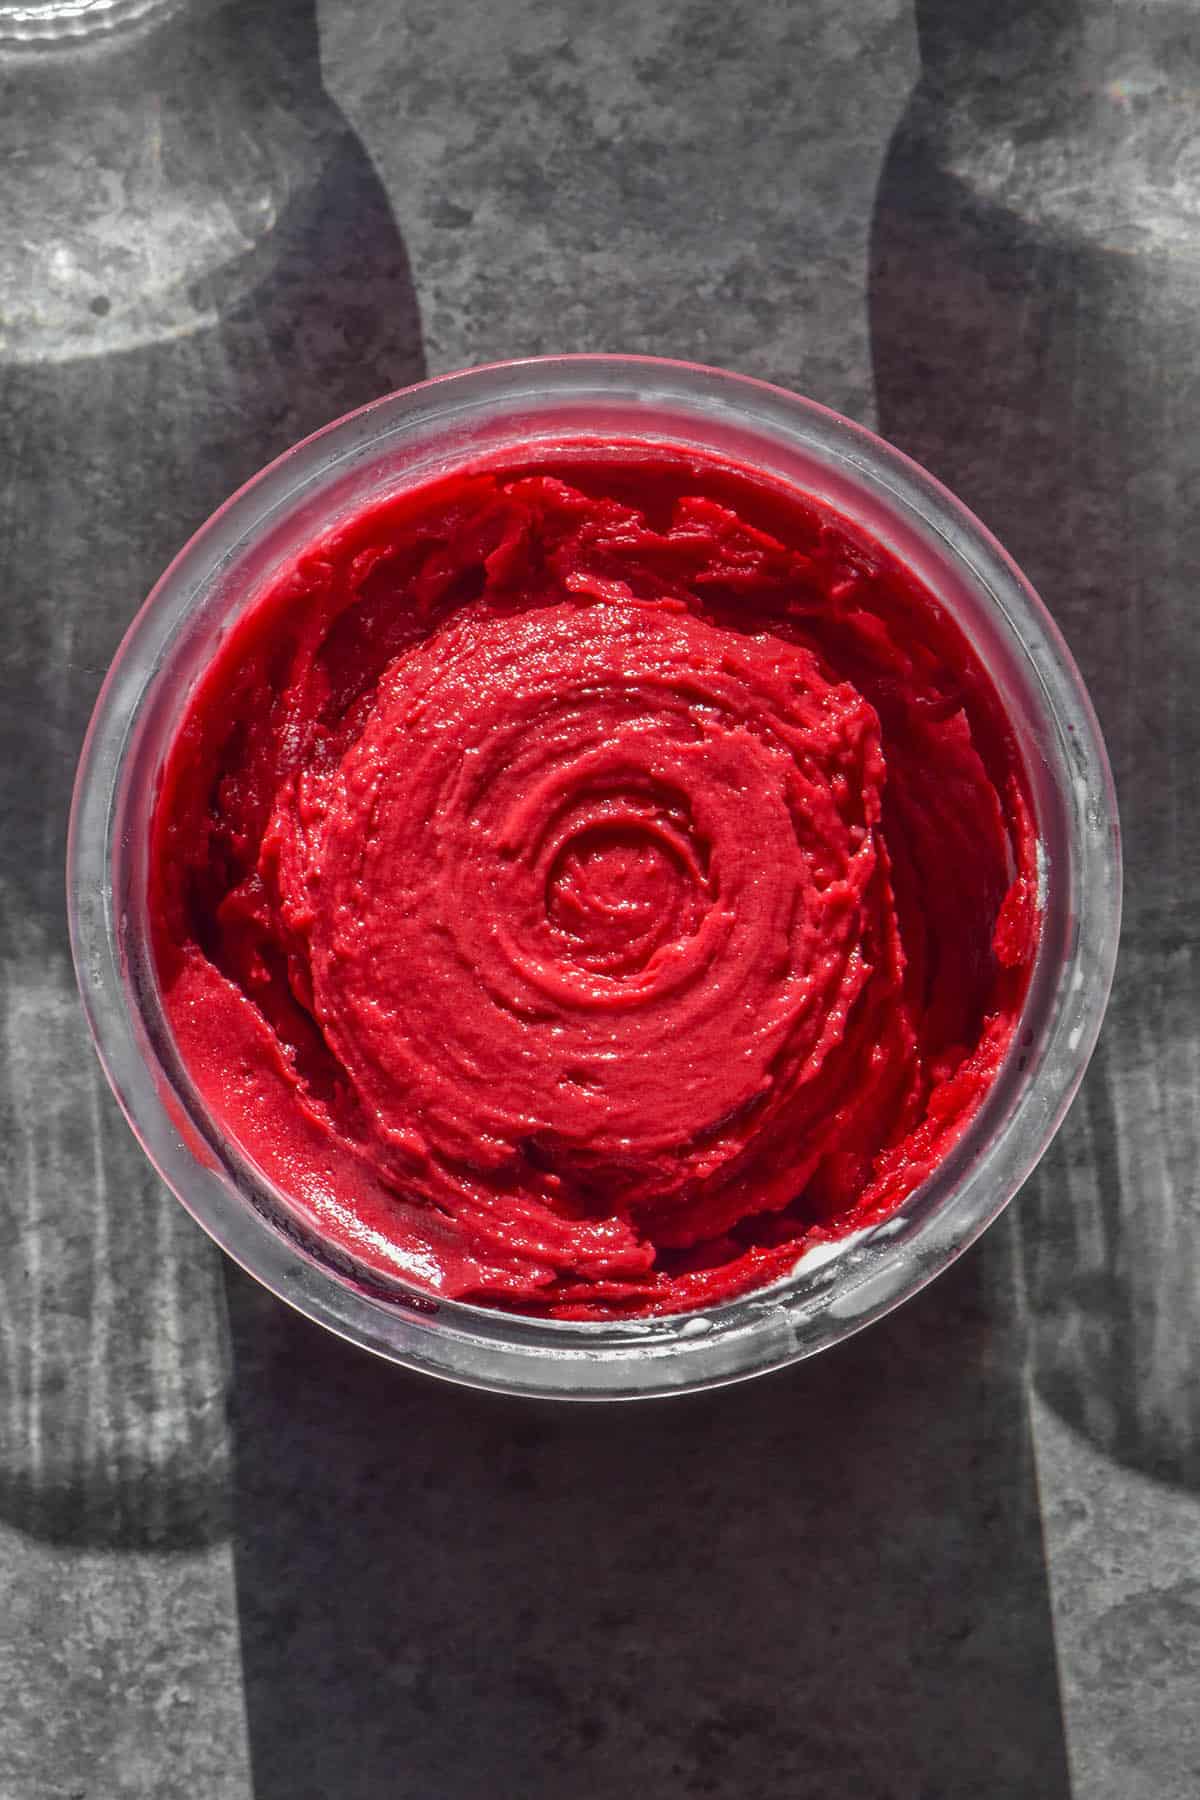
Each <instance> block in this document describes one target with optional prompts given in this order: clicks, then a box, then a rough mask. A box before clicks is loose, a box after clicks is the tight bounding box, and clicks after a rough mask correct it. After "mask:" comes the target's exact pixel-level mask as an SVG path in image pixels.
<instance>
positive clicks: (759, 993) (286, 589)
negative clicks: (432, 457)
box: [152, 446, 1037, 1318]
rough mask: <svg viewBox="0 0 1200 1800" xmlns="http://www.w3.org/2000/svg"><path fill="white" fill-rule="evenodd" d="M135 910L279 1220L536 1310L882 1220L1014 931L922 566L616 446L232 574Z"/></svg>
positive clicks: (1000, 754) (1001, 849) (687, 1300)
mask: <svg viewBox="0 0 1200 1800" xmlns="http://www.w3.org/2000/svg"><path fill="white" fill-rule="evenodd" d="M152 903H153V913H154V919H155V931H156V944H157V958H158V964H159V973H160V978H161V983H162V987H163V991H164V995H165V1000H166V1008H167V1013H168V1017H169V1019H170V1021H171V1024H172V1027H173V1030H174V1034H175V1036H176V1039H177V1042H178V1045H179V1048H180V1051H181V1054H182V1057H183V1060H184V1062H185V1064H186V1066H187V1068H188V1069H189V1072H190V1074H191V1075H192V1077H193V1079H194V1081H195V1083H196V1085H197V1086H198V1088H199V1090H200V1091H201V1093H202V1094H203V1096H204V1097H205V1099H206V1100H207V1102H208V1104H209V1105H210V1107H211V1108H212V1109H213V1111H214V1112H215V1114H216V1115H217V1117H218V1118H219V1119H220V1120H221V1121H222V1123H223V1124H224V1126H225V1127H226V1128H227V1129H228V1130H229V1131H230V1132H231V1134H232V1135H233V1136H234V1137H235V1138H236V1139H237V1140H238V1141H239V1142H240V1144H241V1145H242V1147H243V1149H244V1150H245V1152H246V1153H247V1154H248V1155H249V1156H250V1157H251V1158H252V1159H253V1160H254V1161H255V1162H257V1163H258V1164H259V1165H260V1166H261V1167H262V1169H263V1170H264V1172H265V1173H266V1174H267V1175H268V1176H269V1177H271V1178H272V1179H273V1180H274V1181H275V1182H276V1183H277V1184H278V1185H279V1186H280V1187H281V1188H282V1189H283V1190H284V1191H285V1192H286V1193H287V1194H288V1195H289V1196H290V1198H291V1200H292V1202H293V1204H294V1205H295V1206H297V1207H298V1208H299V1209H300V1210H301V1211H302V1212H303V1213H304V1214H305V1215H306V1216H307V1217H308V1219H309V1220H310V1222H311V1223H312V1224H313V1225H314V1226H315V1227H316V1229H318V1230H319V1231H320V1232H321V1233H323V1234H324V1235H325V1236H327V1237H328V1238H329V1239H330V1240H332V1241H334V1242H335V1243H337V1244H338V1245H339V1246H340V1247H341V1248H343V1249H345V1250H348V1251H350V1252H351V1253H352V1254H353V1255H355V1256H356V1257H357V1258H358V1259H359V1260H360V1261H362V1262H364V1263H366V1264H367V1265H369V1266H370V1267H372V1268H374V1269H376V1270H385V1271H390V1272H391V1273H393V1274H397V1275H400V1276H404V1277H407V1278H408V1279H410V1280H413V1281H415V1282H417V1283H418V1284H419V1285H421V1286H423V1287H427V1288H431V1289H433V1290H434V1291H435V1292H438V1293H441V1294H443V1295H446V1296H450V1297H456V1298H461V1299H468V1300H473V1301H476V1302H482V1303H485V1304H495V1305H502V1306H508V1307H513V1308H517V1309H521V1310H529V1311H538V1312H543V1313H549V1314H551V1315H556V1316H560V1317H581V1318H589V1317H605V1316H612V1315H616V1314H621V1313H635V1314H645V1313H654V1312H665V1311H675V1310H679V1309H681V1308H687V1307H691V1306H696V1305H701V1304H711V1303H712V1302H714V1301H716V1300H719V1299H723V1298H727V1297H729V1296H732V1295H734V1294H737V1293H739V1292H744V1291H746V1290H747V1289H750V1288H753V1287H756V1286H758V1285H760V1284H762V1283H764V1282H766V1281H769V1280H771V1279H774V1278H775V1277H777V1276H779V1275H781V1274H783V1273H786V1271H787V1270H788V1269H789V1268H790V1267H791V1266H792V1265H793V1264H794V1263H795V1261H796V1259H797V1257H798V1256H799V1255H800V1254H801V1252H802V1251H803V1250H804V1249H805V1247H806V1246H808V1245H811V1244H813V1243H815V1242H820V1241H825V1240H828V1239H829V1238H831V1237H836V1236H838V1235H840V1234H843V1233H844V1232H846V1231H848V1230H850V1229H853V1228H854V1227H856V1226H859V1225H863V1224H867V1223H870V1222H873V1221H875V1220H879V1219H882V1218H884V1217H886V1216H887V1215H888V1213H890V1212H891V1211H892V1210H894V1208H895V1207H896V1206H897V1205H898V1204H899V1203H900V1201H901V1200H902V1199H903V1198H904V1197H905V1196H906V1195H907V1194H908V1193H910V1192H911V1191H912V1189H913V1188H914V1187H915V1186H916V1185H917V1184H918V1183H919V1182H920V1181H921V1180H922V1179H923V1177H924V1176H925V1175H926V1174H928V1173H929V1172H930V1171H931V1170H932V1169H933V1168H934V1167H935V1166H936V1165H937V1163H938V1162H939V1161H940V1160H941V1158H942V1157H943V1156H944V1155H945V1154H946V1152H947V1150H948V1148H949V1147H950V1145H951V1144H952V1143H953V1142H954V1140H955V1139H956V1137H957V1136H958V1135H959V1133H960V1132H961V1130H962V1128H963V1126H964V1125H965V1123H966V1122H967V1120H968V1119H969V1118H970V1116H971V1115H972V1113H973V1112H974V1111H975V1109H976V1108H977V1106H978V1104H979V1102H980V1100H981V1098H982V1096H983V1095H984V1094H985V1093H986V1091H987V1088H988V1086H989V1085H990V1083H991V1081H992V1079H993V1078H994V1076H995V1073H996V1071H997V1069H998V1067H999V1065H1000V1063H1001V1061H1002V1059H1003V1057H1004V1055H1005V1052H1006V1050H1007V1048H1008V1046H1009V1043H1010V1041H1011V1037H1012V1033H1013V1029H1014V1022H1015V1020H1016V1018H1017V1016H1018V1014H1019V1010H1020V1005H1021V1001H1022V998H1023V995H1024V991H1025V986H1026V984H1027V979H1028V971H1029V966H1030V963H1031V960H1032V956H1033V952H1034V948H1035V945H1036V937H1037V915H1036V893H1035V875H1034V845H1033V834H1032V831H1031V828H1030V824H1029V809H1028V806H1027V804H1026V798H1025V781H1024V776H1023V772H1022V768H1021V764H1020V759H1019V757H1018V755H1017V753H1016V750H1015V746H1014V745H1013V742H1012V739H1011V734H1010V732H1009V729H1008V727H1007V723H1006V721H1005V718H1004V715H1003V710H1002V708H1001V706H1000V704H999V701H998V699H997V696H996V694H995V691H994V689H993V688H992V686H991V684H990V682H989V681H988V679H987V677H986V676H985V674H984V672H983V670H982V668H981V667H980V665H979V664H978V662H977V661H976V659H975V657H974V655H973V653H972V652H971V651H970V649H969V647H968V646H967V644H966V642H965V640H964V639H963V638H962V636H961V634H960V633H959V632H958V631H957V629H956V628H955V627H954V626H953V624H952V623H951V622H950V620H949V618H948V617H947V616H946V615H945V614H944V612H943V611H942V610H941V609H940V608H939V607H938V606H937V605H936V603H935V602H934V601H933V599H932V597H931V596H930V595H929V594H928V593H927V592H926V591H925V590H924V589H923V588H922V587H921V586H920V584H919V583H918V582H917V581H916V579H915V577H913V576H912V575H911V574H910V573H908V572H907V571H906V570H905V569H904V568H903V567H902V566H901V565H900V564H899V563H898V562H897V561H896V560H895V559H894V558H893V557H892V556H891V555H889V554H888V553H886V552H885V551H884V550H883V549H882V547H880V546H879V545H876V544H871V543H868V542H867V541H866V540H865V539H863V538H862V537H861V535H860V534H857V533H855V532H854V531H853V530H852V529H851V528H850V526H849V525H848V524H846V523H845V522H844V521H842V520H840V519H838V518H837V517H835V516H834V515H833V514H831V513H830V512H829V511H828V509H826V508H823V507H821V506H818V505H817V504H816V503H815V502H814V501H812V500H810V499H807V498H805V497H804V496H802V495H800V494H798V493H794V492H791V491H790V490H785V489H782V488H773V487H770V486H769V485H767V484H765V483H762V482H760V481H757V480H756V479H755V478H754V477H753V476H751V475H750V474H748V473H746V472H743V471H739V470H737V469H735V468H733V467H732V466H728V465H725V464H721V463H717V462H716V461H709V460H707V459H704V458H698V457H696V456H695V455H694V454H691V453H687V454H686V455H685V453H683V452H682V451H678V452H669V451H665V450H664V451H660V452H658V453H654V452H650V451H645V450H641V451H639V450H637V449H635V448H633V447H629V446H627V447H621V446H607V447H604V449H603V450H601V449H600V448H595V449H593V451H592V452H591V453H590V454H588V455H583V454H581V453H580V452H578V451H575V452H574V453H568V452H567V451H566V450H563V451H561V452H559V453H558V455H557V457H555V456H543V457H542V458H541V459H540V461H539V462H538V463H533V462H531V463H530V465H529V466H527V467H525V468H517V467H509V468H507V469H487V470H478V471H475V472H469V473H466V474H459V475H457V476H454V477H451V478H446V479H443V480H442V481H440V482H438V483H435V484H430V485H428V486H426V487H423V488H418V489H416V490H414V491H410V492H409V493H407V494H404V495H401V496H400V497H398V498H396V499H393V500H391V501H389V502H387V503H384V504H381V505H378V506H376V507H375V508H373V509H372V510H370V511H368V512H367V513H365V514H363V515H362V516H360V517H359V518H357V519H355V520H353V521H351V522H350V523H349V524H344V525H341V526H340V527H338V528H337V530H335V531H333V532H331V533H329V534H327V536H326V537H325V538H324V539H323V540H321V541H320V542H318V543H316V544H314V546H313V547H312V549H311V550H310V551H308V552H306V554H305V555H304V556H302V557H301V558H300V559H299V560H298V561H297V562H296V563H295V564H294V565H293V566H291V567H289V568H288V569H287V570H285V571H284V572H283V574H281V575H279V576H277V577H276V579H275V580H274V582H273V584H272V586H271V588H270V590H269V592H268V593H266V594H265V595H264V596H262V597H261V598H260V599H258V600H257V601H256V603H255V604H254V605H253V606H252V607H251V609H250V611H249V613H248V615H247V616H246V617H245V618H244V620H243V621H242V623H241V624H240V625H239V626H238V628H237V629H236V630H235V631H234V633H233V634H232V637H231V638H230V640H229V641H228V642H227V643H226V644H225V645H224V646H223V647H222V649H221V650H220V652H219V654H218V655H217V656H216V657H215V658H214V660H213V662H212V664H211V666H210V668H209V670H208V672H207V674H206V676H205V679H204V681H203V682H202V683H201V686H200V688H199V691H198V692H197V694H196V695H195V696H194V698H193V699H192V701H191V703H190V706H189V710H188V713H187V717H186V720H185V723H184V726H183V728H182V730H181V732H180V734H179V737H178V739H177V741H176V744H175V746H174V749H173V751H172V754H171V758H170V760H169V764H168V769H167V772H166V777H165V780H164V784H163V791H162V795H161V798H160V801H159V804H158V808H157V813H156V824H155V855H154V880H153V894H152Z"/></svg>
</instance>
